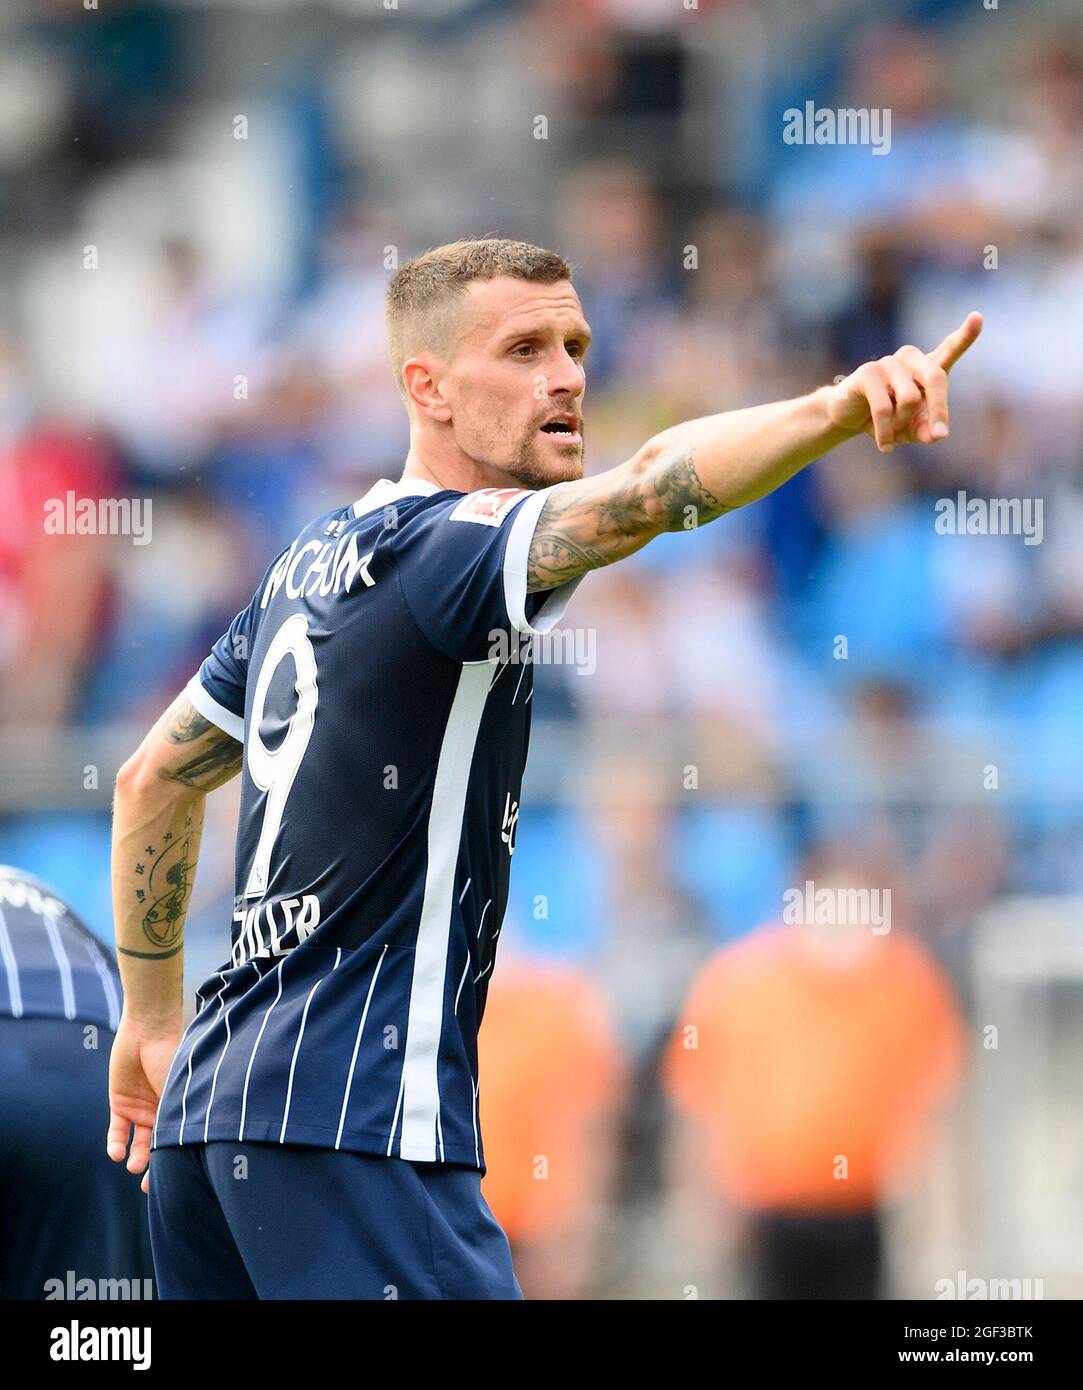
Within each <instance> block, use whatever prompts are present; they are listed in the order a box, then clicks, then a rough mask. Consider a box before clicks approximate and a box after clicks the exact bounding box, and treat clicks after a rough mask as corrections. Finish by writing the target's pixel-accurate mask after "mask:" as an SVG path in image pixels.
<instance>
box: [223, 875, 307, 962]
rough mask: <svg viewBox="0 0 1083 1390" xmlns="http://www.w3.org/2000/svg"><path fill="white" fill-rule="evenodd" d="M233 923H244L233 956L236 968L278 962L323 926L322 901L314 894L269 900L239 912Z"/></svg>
mask: <svg viewBox="0 0 1083 1390" xmlns="http://www.w3.org/2000/svg"><path fill="white" fill-rule="evenodd" d="M298 909H300V910H299V911H298ZM233 920H234V921H235V922H239V923H240V924H241V930H240V932H239V933H238V935H237V940H236V941H235V942H234V943H233V950H232V953H231V955H232V960H233V964H234V965H244V964H245V963H246V961H250V960H253V959H261V960H268V959H274V960H277V959H280V958H281V957H282V956H288V955H289V953H290V952H291V951H292V950H293V949H294V947H295V946H300V944H301V942H302V941H304V940H305V939H306V938H307V937H310V936H311V935H312V933H313V932H314V931H315V930H316V928H317V927H318V926H319V925H320V900H319V898H318V897H317V896H316V894H315V893H306V894H305V895H304V896H303V897H300V898H279V899H277V901H276V900H275V899H269V900H268V901H267V902H265V903H258V904H257V905H256V906H255V907H248V908H240V909H238V911H236V912H235V913H234V914H233Z"/></svg>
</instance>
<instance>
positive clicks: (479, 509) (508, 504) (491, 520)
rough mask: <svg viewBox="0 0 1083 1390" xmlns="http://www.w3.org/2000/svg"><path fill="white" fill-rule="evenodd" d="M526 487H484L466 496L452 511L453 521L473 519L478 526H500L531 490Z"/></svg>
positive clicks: (451, 517) (451, 518)
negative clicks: (520, 499)
mask: <svg viewBox="0 0 1083 1390" xmlns="http://www.w3.org/2000/svg"><path fill="white" fill-rule="evenodd" d="M529 490H530V489H529V488H525V487H484V488H482V489H481V491H480V492H472V493H471V494H470V495H469V497H464V498H463V500H462V501H461V502H460V503H459V505H458V506H457V507H456V508H455V510H454V511H453V512H452V513H451V516H450V518H449V520H451V521H473V522H476V523H477V525H478V526H499V525H500V523H501V522H502V521H503V520H504V518H505V517H506V516H507V514H508V512H509V511H510V510H511V508H512V507H514V506H515V504H516V502H518V500H519V498H520V497H525V496H526V495H527V493H528V492H529Z"/></svg>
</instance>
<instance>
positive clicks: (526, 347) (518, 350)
mask: <svg viewBox="0 0 1083 1390" xmlns="http://www.w3.org/2000/svg"><path fill="white" fill-rule="evenodd" d="M511 351H512V356H513V357H524V356H525V357H533V355H534V351H535V349H534V344H533V343H520V344H519V345H518V347H514V348H512V350H511Z"/></svg>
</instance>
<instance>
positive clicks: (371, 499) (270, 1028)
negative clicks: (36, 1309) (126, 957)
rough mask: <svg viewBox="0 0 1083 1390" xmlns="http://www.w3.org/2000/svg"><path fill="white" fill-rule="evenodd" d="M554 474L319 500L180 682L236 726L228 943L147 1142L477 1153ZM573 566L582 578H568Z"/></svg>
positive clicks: (545, 598)
mask: <svg viewBox="0 0 1083 1390" xmlns="http://www.w3.org/2000/svg"><path fill="white" fill-rule="evenodd" d="M545 497H546V494H545V492H530V491H525V490H521V489H515V488H499V489H495V488H490V489H484V490H483V491H481V492H476V493H470V494H463V493H458V492H448V491H439V490H437V489H436V488H435V487H434V485H432V484H430V483H426V482H424V481H421V480H416V479H411V480H403V481H402V482H400V483H397V484H395V483H390V482H387V481H383V482H381V483H378V484H377V485H376V486H375V487H374V488H373V489H372V490H371V491H370V492H369V493H368V494H367V495H366V496H365V497H364V498H361V499H360V500H359V501H358V502H355V503H354V504H353V506H351V507H342V508H339V509H337V510H335V511H333V512H331V513H330V514H329V515H327V516H324V517H320V518H319V519H318V520H316V521H313V522H311V523H310V524H309V525H308V526H307V527H305V529H304V530H303V531H302V532H301V534H300V535H299V536H298V537H297V539H296V540H295V541H294V542H293V544H292V545H291V546H290V547H289V549H288V550H286V551H285V552H284V553H283V554H282V555H280V556H279V557H278V558H277V559H276V560H275V562H274V564H272V566H271V568H270V569H269V570H268V572H267V575H266V576H265V578H264V581H263V583H262V584H261V585H260V588H259V590H258V591H257V593H256V594H255V596H254V597H253V599H252V602H251V603H250V604H249V605H248V607H247V608H246V609H245V610H244V611H243V612H242V613H240V614H238V616H237V617H236V619H235V620H234V621H233V623H232V624H231V625H230V627H229V629H228V631H227V632H226V633H224V634H223V636H222V637H221V638H220V639H219V641H218V642H217V643H216V644H215V647H214V649H213V651H212V652H211V654H210V656H209V657H208V658H207V660H206V661H205V662H204V663H203V665H202V667H201V668H200V670H199V672H198V673H197V675H196V676H195V677H194V678H193V680H192V682H191V683H190V684H189V687H188V695H189V698H190V699H191V701H192V703H193V704H194V705H195V706H196V708H197V709H198V710H199V711H200V712H201V713H202V714H203V715H204V716H205V717H206V718H207V719H209V720H211V721H212V722H213V723H215V724H216V725H218V726H219V727H220V728H222V729H224V730H225V731H226V732H227V733H230V734H232V735H233V736H234V737H235V738H237V739H239V740H243V743H244V766H243V772H242V790H241V810H240V823H239V829H238V836H237V864H236V898H235V905H234V906H235V910H234V914H233V928H232V949H231V952H230V957H229V959H228V960H227V961H225V962H224V963H223V965H222V966H221V968H220V969H219V970H217V971H216V972H215V973H214V974H213V975H212V976H211V978H210V979H209V980H207V981H205V982H204V984H203V985H202V986H201V988H200V989H199V991H198V1013H197V1015H196V1017H195V1018H194V1019H193V1021H192V1023H191V1024H190V1025H189V1027H188V1029H187V1031H186V1033H185V1036H184V1038H183V1040H182V1042H181V1045H180V1048H179V1049H178V1051H177V1054H176V1056H175V1058H174V1061H173V1065H172V1068H171V1070H170V1074H169V1078H168V1080H167V1083H166V1087H165V1090H164V1093H163V1096H162V1100H161V1105H160V1107H159V1111H158V1120H157V1125H156V1130H155V1136H154V1142H155V1145H156V1146H159V1147H160V1146H162V1145H173V1144H187V1143H198V1142H202V1141H207V1140H217V1139H237V1140H264V1141H273V1142H279V1143H292V1144H313V1145H319V1146H326V1147H333V1148H336V1149H337V1148H341V1149H351V1150H356V1151H358V1152H361V1153H372V1154H386V1155H389V1156H394V1155H398V1156H400V1157H402V1158H407V1159H411V1160H415V1161H422V1162H433V1161H443V1162H448V1163H458V1164H468V1165H470V1166H473V1167H478V1168H482V1169H483V1168H484V1160H483V1154H482V1144H481V1136H480V1134H479V1131H478V1075H477V1032H478V1025H479V1023H480V1021H481V1016H482V1011H483V1009H484V1005H485V995H486V989H487V987H488V982H489V978H490V976H491V973H492V969H493V963H494V960H495V954H496V944H497V937H498V936H499V933H500V925H501V921H502V918H503V915H504V908H505V904H506V901H507V894H508V879H509V872H510V865H511V857H512V854H513V853H514V850H515V830H516V824H517V821H518V815H519V790H520V783H521V780H522V774H523V767H524V764H525V761H526V754H527V740H528V735H529V728H530V700H531V691H532V686H531V675H532V668H531V665H530V662H529V659H528V657H529V648H530V643H531V637H532V635H533V634H534V633H539V632H544V631H547V630H548V629H549V628H550V627H552V626H553V624H554V623H555V622H556V621H557V620H558V619H559V617H560V616H561V614H562V613H563V611H564V607H565V605H566V603H567V600H568V598H569V597H570V595H571V591H572V590H573V589H574V587H575V584H574V583H573V584H568V585H565V586H563V587H562V588H561V589H557V590H553V591H552V592H550V593H542V594H528V593H527V588H526V566H527V554H528V551H529V547H530V542H531V539H532V537H533V532H534V526H535V524H536V522H537V518H538V514H539V512H540V511H541V508H542V506H543V505H544V502H545ZM576 582H578V581H576Z"/></svg>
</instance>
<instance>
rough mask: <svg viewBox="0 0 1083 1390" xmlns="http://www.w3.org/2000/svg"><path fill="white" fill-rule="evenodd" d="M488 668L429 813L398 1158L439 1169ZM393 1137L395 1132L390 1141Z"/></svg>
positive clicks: (459, 717)
mask: <svg viewBox="0 0 1083 1390" xmlns="http://www.w3.org/2000/svg"><path fill="white" fill-rule="evenodd" d="M492 676H493V671H492V665H491V663H490V662H488V661H485V662H473V663H468V664H466V665H464V666H463V668H462V673H461V674H460V676H459V684H458V686H457V687H456V690H455V698H454V700H453V701H452V704H451V712H450V713H449V715H448V720H447V725H446V727H445V729H444V737H443V741H442V742H441V745H440V757H439V759H438V761H437V764H436V780H435V782H434V783H433V791H432V807H431V809H430V811H429V829H428V864H427V866H426V870H425V895H424V898H423V900H422V904H421V919H420V922H419V924H418V931H417V946H416V948H415V951H414V974H413V980H412V981H411V985H410V1010H409V1013H408V1014H407V1017H406V1049H405V1055H404V1057H403V1063H402V1139H401V1141H400V1143H399V1157H400V1158H406V1159H410V1160H411V1161H412V1162H415V1163H434V1162H435V1161H436V1135H437V1129H438V1127H439V1124H440V1084H439V1077H438V1062H439V1051H440V1030H441V1026H442V1024H443V1019H444V981H445V977H446V975H447V957H448V942H449V939H450V936H451V913H452V903H453V902H454V897H455V871H456V867H457V865H458V862H459V845H460V842H461V840H462V833H463V815H464V813H465V810H466V792H467V787H468V785H469V782H470V770H471V767H472V765H473V761H474V744H475V743H476V742H477V737H478V729H479V728H480V726H481V717H482V714H483V713H484V710H485V701H486V698H487V697H488V694H489V682H490V681H491V680H492ZM393 1135H394V1131H392V1137H393Z"/></svg>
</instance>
